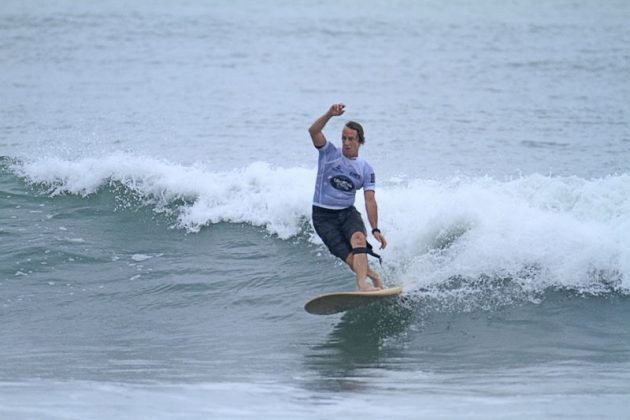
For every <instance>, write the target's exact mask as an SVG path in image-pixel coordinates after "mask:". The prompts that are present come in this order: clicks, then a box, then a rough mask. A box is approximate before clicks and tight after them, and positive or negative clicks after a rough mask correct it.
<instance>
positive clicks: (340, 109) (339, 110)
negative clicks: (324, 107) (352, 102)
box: [330, 103, 346, 115]
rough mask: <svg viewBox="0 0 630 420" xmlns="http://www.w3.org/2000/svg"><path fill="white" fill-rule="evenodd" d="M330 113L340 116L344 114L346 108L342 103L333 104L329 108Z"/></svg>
mask: <svg viewBox="0 0 630 420" xmlns="http://www.w3.org/2000/svg"><path fill="white" fill-rule="evenodd" d="M330 112H331V113H332V114H333V115H341V114H343V113H344V112H346V106H345V105H344V104H342V103H338V104H334V105H333V106H331V107H330Z"/></svg>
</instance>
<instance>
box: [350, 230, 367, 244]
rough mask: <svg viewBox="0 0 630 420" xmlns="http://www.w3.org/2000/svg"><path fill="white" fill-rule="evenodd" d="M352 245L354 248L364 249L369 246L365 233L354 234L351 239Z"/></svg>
mask: <svg viewBox="0 0 630 420" xmlns="http://www.w3.org/2000/svg"><path fill="white" fill-rule="evenodd" d="M350 243H351V244H352V247H353V248H363V247H365V246H366V244H367V238H366V237H365V233H363V232H355V233H353V234H352V237H351V238H350Z"/></svg>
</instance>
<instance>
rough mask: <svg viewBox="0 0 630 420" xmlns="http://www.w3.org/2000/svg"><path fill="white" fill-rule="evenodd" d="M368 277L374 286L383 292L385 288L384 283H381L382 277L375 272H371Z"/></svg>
mask: <svg viewBox="0 0 630 420" xmlns="http://www.w3.org/2000/svg"><path fill="white" fill-rule="evenodd" d="M368 277H369V278H370V280H372V284H374V287H375V288H376V289H378V290H383V289H384V288H385V286H383V282H382V281H381V277H380V276H379V275H378V273H376V272H375V271H372V270H369V271H368Z"/></svg>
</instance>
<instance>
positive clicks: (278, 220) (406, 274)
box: [15, 154, 630, 290]
mask: <svg viewBox="0 0 630 420" xmlns="http://www.w3.org/2000/svg"><path fill="white" fill-rule="evenodd" d="M15 170H16V172H17V173H19V174H20V175H22V176H23V177H25V178H26V179H27V180H28V181H30V182H32V183H38V184H42V185H44V186H46V188H48V189H49V191H50V193H51V194H53V195H54V194H77V195H81V196H86V195H89V194H93V193H95V192H97V191H98V190H99V189H101V188H104V187H107V186H108V185H110V184H111V183H112V182H117V183H121V184H123V185H125V186H126V188H128V189H129V190H131V191H133V192H134V193H135V194H137V195H139V196H140V197H143V198H145V199H146V200H147V201H148V202H152V203H153V204H154V205H155V208H156V209H159V208H161V207H163V206H166V205H171V206H173V205H174V206H176V208H177V210H176V216H177V222H176V223H177V226H178V227H181V228H184V229H186V230H188V231H190V232H197V231H199V230H200V229H202V228H204V227H208V226H211V225H212V224H215V223H219V222H230V223H249V224H252V225H255V226H262V227H265V228H266V229H267V230H268V231H269V232H270V233H271V234H275V235H278V236H279V237H280V238H283V239H286V238H290V237H292V236H295V235H298V234H300V233H301V232H303V231H304V226H307V227H308V226H309V225H308V223H307V221H309V220H310V208H311V197H312V189H313V183H314V177H315V168H310V169H307V168H299V167H296V168H281V167H274V166H271V165H269V164H267V163H263V162H255V163H252V164H250V165H249V166H247V167H245V168H240V169H235V170H233V171H228V172H217V171H213V170H212V169H210V168H207V167H204V166H202V165H193V166H183V165H178V164H174V163H170V162H167V161H163V160H156V159H151V158H146V157H142V156H133V155H127V154H115V155H110V156H106V157H104V158H99V159H82V160H77V161H64V160H61V159H41V160H37V161H32V162H27V163H23V164H21V165H19V166H18V167H16V168H15ZM358 197H359V199H358V200H357V208H359V209H360V210H361V211H363V200H362V198H361V194H359V196H358ZM377 198H378V202H379V209H380V222H379V227H380V228H381V229H382V230H383V232H384V233H385V234H386V236H387V238H388V241H389V243H390V246H389V247H388V249H387V250H385V252H384V255H385V257H386V261H387V264H386V268H387V270H389V271H390V272H391V273H393V274H395V275H396V277H397V278H398V279H404V281H405V283H406V284H407V286H408V287H411V288H413V287H416V286H418V287H419V286H424V285H426V284H434V283H439V282H441V281H444V279H447V278H449V277H452V276H463V277H471V278H478V277H480V276H484V275H486V276H499V277H501V276H505V277H511V278H515V279H517V281H519V282H521V285H522V286H523V287H525V288H527V287H531V288H534V289H539V288H541V287H543V288H544V287H547V286H549V285H554V286H567V287H574V288H582V287H583V288H587V289H588V288H592V287H593V284H599V285H600V286H601V285H602V284H604V285H611V284H612V286H613V288H616V289H621V290H628V289H630V239H628V238H629V237H630V176H629V175H627V174H621V175H615V176H608V177H605V178H598V179H583V178H578V177H549V176H542V175H531V176H526V177H522V178H518V179H512V180H497V179H494V178H491V177H478V178H452V179H447V180H442V181H436V180H421V179H409V180H407V179H404V178H398V179H395V180H390V181H388V182H384V183H381V184H380V185H379V186H378V190H377ZM363 213H365V212H364V211H363ZM307 233H309V234H311V236H312V231H310V230H309V231H308V232H307ZM313 241H315V242H317V243H319V241H318V239H317V238H316V237H313Z"/></svg>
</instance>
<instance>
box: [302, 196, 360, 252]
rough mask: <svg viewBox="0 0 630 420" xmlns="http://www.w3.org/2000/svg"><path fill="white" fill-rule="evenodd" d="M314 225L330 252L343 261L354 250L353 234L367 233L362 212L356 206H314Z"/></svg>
mask: <svg viewBox="0 0 630 420" xmlns="http://www.w3.org/2000/svg"><path fill="white" fill-rule="evenodd" d="M313 227H314V228H315V232H317V234H318V235H319V237H320V238H322V241H324V245H326V247H327V248H328V250H329V251H330V253H331V254H333V255H334V256H336V257H339V258H341V259H342V260H343V261H346V258H348V255H350V253H351V252H352V245H351V244H350V239H351V238H352V235H354V234H355V233H357V232H363V234H365V235H367V233H366V230H365V224H364V223H363V219H362V218H361V213H359V211H358V210H357V209H356V208H355V207H354V206H351V207H348V208H346V209H342V210H330V209H325V208H322V207H318V206H313Z"/></svg>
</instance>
